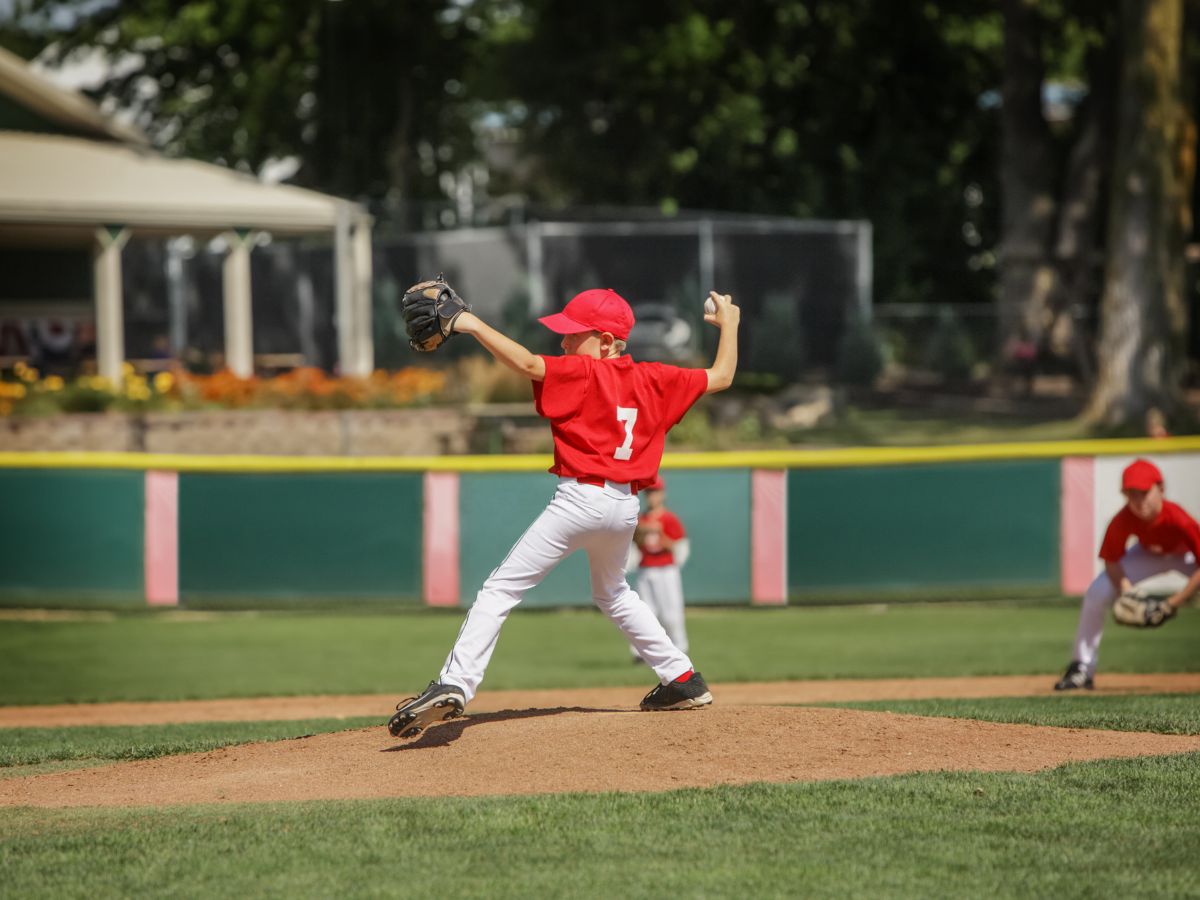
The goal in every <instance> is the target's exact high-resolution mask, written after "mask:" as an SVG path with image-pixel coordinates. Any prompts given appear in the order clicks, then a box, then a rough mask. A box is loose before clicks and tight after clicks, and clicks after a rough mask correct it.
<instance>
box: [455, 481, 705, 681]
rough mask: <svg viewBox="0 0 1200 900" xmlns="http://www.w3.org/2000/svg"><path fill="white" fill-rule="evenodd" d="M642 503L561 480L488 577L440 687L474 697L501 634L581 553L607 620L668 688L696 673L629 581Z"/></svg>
mask: <svg viewBox="0 0 1200 900" xmlns="http://www.w3.org/2000/svg"><path fill="white" fill-rule="evenodd" d="M638 511H639V507H638V500H637V495H636V494H635V493H633V492H632V491H630V489H629V485H627V484H625V485H622V484H613V483H612V482H608V483H606V484H605V485H604V486H603V487H601V486H599V485H591V484H580V483H579V482H577V481H575V479H573V478H561V479H559V482H558V489H557V490H556V491H555V492H554V498H553V499H552V500H551V501H550V505H549V506H547V507H546V509H545V510H543V512H542V514H541V515H540V516H538V517H537V519H535V520H534V523H533V524H532V525H530V526H529V528H528V529H527V530H526V532H525V533H524V534H523V535H521V537H520V539H519V540H518V541H517V542H516V544H514V545H513V548H512V549H511V550H510V551H509V552H508V556H506V557H505V558H504V561H503V562H502V563H500V565H499V566H498V567H497V568H496V570H495V571H493V572H492V574H491V575H489V576H488V579H487V581H485V582H484V583H483V588H482V589H481V590H480V591H479V593H478V594H477V595H476V597H475V604H474V605H473V606H472V607H471V609H470V611H469V612H468V613H467V618H466V620H465V621H464V622H463V625H462V628H461V629H460V630H459V632H458V638H457V639H456V640H455V642H454V647H453V648H452V649H451V650H450V655H449V656H447V657H446V662H445V664H444V665H443V666H442V671H441V673H440V674H439V675H438V681H440V682H441V683H443V684H453V685H457V686H458V687H460V688H462V690H463V694H464V695H465V696H466V699H467V701H468V702H470V700H471V698H473V697H474V696H475V691H476V690H478V688H479V683H480V682H481V681H483V674H484V671H485V670H486V669H487V665H488V661H489V660H490V659H491V658H492V651H494V650H495V649H496V641H497V639H499V637H500V628H501V626H503V625H504V620H505V619H507V618H508V614H509V613H510V612H512V610H513V607H515V606H516V605H517V604H518V603H520V602H521V599H522V598H523V597H524V596H525V593H526V591H528V590H530V589H531V588H533V587H535V586H537V585H538V584H540V583H541V582H542V579H544V578H545V577H546V576H547V575H549V574H550V572H551V571H553V569H554V567H555V566H557V565H558V564H559V563H560V562H562V561H563V560H564V559H566V558H567V557H568V556H570V555H571V554H572V553H574V552H575V551H576V550H583V551H584V552H585V553H587V555H588V568H589V569H590V570H591V578H592V600H593V601H594V602H595V604H596V605H597V606H598V607H600V609H601V610H602V611H603V612H604V614H605V615H607V616H608V617H609V618H610V619H612V620H613V622H614V623H615V624H616V626H617V627H618V628H619V629H621V633H622V634H624V635H625V638H626V639H627V640H628V641H629V643H630V644H631V645H632V646H633V647H634V648H635V649H636V650H637V652H638V655H639V656H641V658H642V659H644V660H645V661H646V663H647V664H648V665H649V666H650V668H652V669H653V670H654V673H655V674H656V675H657V676H658V678H659V680H660V681H662V682H663V683H666V682H668V681H673V680H674V679H676V678H678V677H679V676H680V675H682V674H684V673H685V672H687V671H688V670H689V669H691V668H692V661H691V660H690V659H688V657H687V654H686V653H684V652H682V651H681V650H680V649H679V648H678V647H676V646H675V645H674V644H673V643H671V639H670V638H669V637H667V633H666V631H664V630H663V627H662V625H660V624H659V621H658V619H656V618H655V617H654V613H652V612H651V611H650V607H648V606H647V605H646V604H645V603H643V602H642V600H641V598H640V597H638V595H637V594H636V593H635V592H634V591H633V589H632V588H630V587H629V583H628V582H627V581H626V580H625V554H626V551H627V550H628V549H629V542H630V540H631V539H632V538H633V530H634V528H635V527H636V525H637V520H638Z"/></svg>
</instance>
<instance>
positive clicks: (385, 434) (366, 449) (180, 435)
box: [0, 408, 532, 456]
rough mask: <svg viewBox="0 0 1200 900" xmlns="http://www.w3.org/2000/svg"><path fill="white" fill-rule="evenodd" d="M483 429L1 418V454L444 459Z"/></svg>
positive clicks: (425, 417) (356, 413)
mask: <svg viewBox="0 0 1200 900" xmlns="http://www.w3.org/2000/svg"><path fill="white" fill-rule="evenodd" d="M531 411H532V409H531ZM478 421H479V420H478V417H477V416H476V415H474V414H471V413H468V412H466V411H464V410H460V409H454V408H437V409H402V410H361V409H354V410H337V411H320V412H307V411H305V412H299V411H297V412H293V411H284V410H205V411H194V412H175V413H163V412H156V413H145V414H132V413H78V414H69V415H59V416H47V417H45V418H23V417H8V418H0V451H28V452H51V451H79V450H87V451H127V452H146V453H203V454H232V453H251V454H278V455H286V456H425V455H441V454H447V453H468V452H471V451H472V449H474V444H476V443H477V442H478V440H479V438H478V436H477V435H476V431H477V426H478ZM504 449H507V448H504Z"/></svg>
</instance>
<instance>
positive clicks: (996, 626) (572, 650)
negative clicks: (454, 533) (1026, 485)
mask: <svg viewBox="0 0 1200 900" xmlns="http://www.w3.org/2000/svg"><path fill="white" fill-rule="evenodd" d="M1076 615H1077V613H1076V606H1075V604H1068V603H1064V602H1048V603H1041V604H1035V603H1018V604H1013V603H979V604H953V603H939V604H928V605H912V604H902V605H894V606H844V607H821V608H816V609H799V608H788V609H711V608H710V609H698V610H695V611H690V612H689V613H688V631H689V635H690V637H691V641H692V647H691V655H692V657H693V659H695V660H696V661H697V664H698V665H699V666H700V669H701V671H702V672H703V673H704V675H705V677H707V678H708V679H710V680H711V681H714V682H721V681H762V680H775V679H799V678H892V677H912V676H956V675H1010V674H1028V673H1035V672H1045V673H1058V672H1059V670H1061V669H1062V668H1063V667H1064V666H1065V665H1066V663H1067V662H1068V659H1069V656H1070V652H1069V645H1070V641H1071V637H1072V635H1073V634H1074V632H1075V619H1076ZM461 623H462V613H461V612H457V611H456V612H406V613H392V614H387V613H362V614H358V615H346V614H336V613H191V614H189V613H179V614H172V613H166V614H152V613H140V614H135V613H117V614H113V615H111V616H105V617H100V618H89V617H83V618H80V619H78V620H67V621H61V620H54V621H14V620H3V619H0V704H4V705H12V704H26V703H61V702H65V701H79V702H87V701H111V700H175V699H195V698H206V697H246V696H264V695H303V694H339V693H391V692H395V693H396V694H397V695H403V694H407V693H411V692H412V690H413V689H414V688H417V689H419V688H423V687H424V686H425V684H426V683H427V682H428V681H429V679H430V678H432V677H433V676H434V675H436V674H437V671H438V669H439V668H440V666H441V663H442V660H443V659H444V658H445V656H446V653H447V651H448V650H449V649H450V644H451V643H452V641H453V639H454V635H455V634H456V633H457V631H458V628H459V625H460V624H461ZM1198 646H1200V615H1181V616H1180V617H1179V618H1178V620H1177V621H1174V622H1172V623H1171V625H1170V626H1169V627H1167V628H1163V629H1160V630H1158V631H1156V632H1154V633H1143V632H1137V631H1134V630H1132V629H1124V628H1117V627H1110V628H1108V629H1107V631H1106V633H1105V638H1104V656H1103V659H1104V668H1105V669H1106V670H1108V671H1114V672H1184V671H1189V670H1194V669H1195V668H1196V666H1197V665H1198V664H1200V659H1198V654H1197V650H1196V648H1197V647H1198ZM646 683H647V672H646V670H645V669H642V668H637V667H634V666H631V665H630V664H629V659H628V652H627V650H626V648H625V645H624V642H623V640H622V638H621V636H620V634H619V633H618V632H617V630H616V629H615V628H614V627H613V626H612V624H611V623H610V622H609V621H608V620H607V619H606V618H604V617H603V616H602V615H600V614H599V613H598V612H595V611H593V610H570V611H562V612H545V611H518V612H517V613H516V614H514V615H513V616H512V617H511V618H510V619H509V621H508V623H507V624H506V625H505V627H504V632H503V634H502V635H501V637H500V643H499V645H498V648H497V650H496V655H495V657H494V658H493V661H492V666H491V668H490V669H489V670H488V677H487V682H486V685H487V687H488V688H492V689H504V688H539V687H587V686H599V685H641V684H646ZM647 686H648V685H647Z"/></svg>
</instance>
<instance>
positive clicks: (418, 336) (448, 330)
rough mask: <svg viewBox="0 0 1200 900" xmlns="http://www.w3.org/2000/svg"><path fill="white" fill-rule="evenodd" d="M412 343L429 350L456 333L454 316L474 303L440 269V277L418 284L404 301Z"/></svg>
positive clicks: (411, 345) (410, 344) (407, 294)
mask: <svg viewBox="0 0 1200 900" xmlns="http://www.w3.org/2000/svg"><path fill="white" fill-rule="evenodd" d="M400 309H401V312H402V313H403V315H404V328H405V330H406V331H407V332H408V344H409V346H410V347H412V348H413V349H414V350H420V351H421V352H423V353H429V352H432V351H434V350H436V349H437V348H438V347H440V346H442V344H444V343H446V341H448V340H450V338H451V337H453V336H454V320H455V319H457V318H458V317H459V316H461V315H462V314H463V313H464V312H469V311H470V309H471V306H470V304H469V303H467V302H466V301H465V300H463V299H462V297H460V296H458V294H456V293H455V292H454V288H452V287H450V285H448V284H447V283H446V279H445V278H444V277H443V276H442V274H441V273H440V272H439V273H438V277H437V278H432V279H430V280H429V281H422V282H419V283H417V284H414V285H413V286H412V287H410V288H409V289H408V290H407V291H405V292H404V299H403V300H401V301H400Z"/></svg>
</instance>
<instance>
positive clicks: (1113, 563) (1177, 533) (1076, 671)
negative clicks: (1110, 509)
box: [1054, 459, 1200, 691]
mask: <svg viewBox="0 0 1200 900" xmlns="http://www.w3.org/2000/svg"><path fill="white" fill-rule="evenodd" d="M1121 493H1122V494H1124V495H1125V500H1126V503H1125V506H1123V507H1122V508H1121V511H1120V512H1118V513H1117V514H1116V515H1115V516H1113V519H1112V521H1111V522H1109V523H1108V530H1107V531H1105V533H1104V541H1103V543H1102V544H1101V545H1100V558H1101V559H1102V560H1104V571H1103V572H1101V573H1100V574H1099V575H1097V576H1096V580H1095V581H1093V582H1092V584H1091V586H1090V587H1088V589H1087V592H1086V593H1085V594H1084V595H1083V605H1082V607H1081V608H1080V611H1079V627H1078V629H1077V630H1076V632H1075V645H1074V650H1073V654H1072V660H1071V664H1070V665H1069V666H1068V667H1067V671H1066V673H1065V674H1064V675H1063V677H1062V678H1061V679H1059V681H1058V683H1057V684H1055V685H1054V689H1055V690H1056V691H1070V690H1076V689H1078V688H1091V687H1092V686H1093V683H1092V678H1093V676H1094V675H1095V674H1096V662H1097V660H1098V659H1099V651H1100V637H1101V635H1102V634H1103V631H1104V616H1105V613H1106V612H1108V609H1109V607H1110V606H1112V604H1113V602H1114V601H1116V599H1117V598H1118V597H1119V596H1120V595H1121V594H1125V593H1128V592H1130V591H1133V590H1134V586H1135V585H1136V584H1138V582H1141V581H1145V580H1146V579H1147V578H1153V577H1154V576H1155V575H1162V574H1163V573H1165V572H1179V573H1181V574H1182V575H1184V576H1186V577H1187V579H1188V580H1187V583H1186V584H1185V585H1184V586H1183V587H1182V588H1181V589H1180V590H1179V591H1177V592H1176V593H1174V594H1172V595H1171V596H1170V597H1168V598H1167V601H1166V602H1167V604H1168V605H1169V607H1168V612H1169V613H1170V614H1174V612H1175V611H1176V610H1178V609H1179V607H1181V606H1183V604H1184V603H1186V602H1187V601H1188V599H1189V598H1190V597H1191V596H1192V595H1194V594H1195V593H1196V591H1197V590H1198V589H1200V569H1198V568H1197V560H1198V559H1200V525H1197V524H1196V520H1195V519H1193V518H1192V517H1191V516H1190V515H1188V513H1187V512H1186V511H1185V510H1184V509H1183V507H1182V506H1180V505H1179V504H1177V503H1172V502H1171V501H1170V500H1167V499H1166V498H1165V497H1164V496H1163V477H1162V473H1161V472H1160V471H1159V470H1158V466H1156V465H1154V463H1152V462H1150V461H1148V460H1145V459H1138V460H1134V461H1133V462H1132V463H1130V464H1129V465H1128V466H1127V467H1126V468H1125V471H1124V472H1123V473H1122V475H1121ZM1130 537H1136V538H1137V542H1136V543H1135V544H1133V545H1132V546H1131V547H1129V549H1128V550H1127V549H1126V548H1125V545H1126V543H1127V542H1128V541H1129V538H1130Z"/></svg>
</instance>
